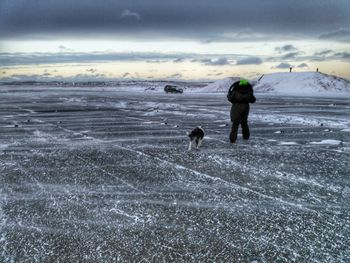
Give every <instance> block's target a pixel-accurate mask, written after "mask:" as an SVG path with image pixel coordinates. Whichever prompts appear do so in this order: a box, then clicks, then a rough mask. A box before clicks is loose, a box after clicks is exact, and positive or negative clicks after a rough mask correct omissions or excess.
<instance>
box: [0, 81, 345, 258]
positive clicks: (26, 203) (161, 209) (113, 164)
mask: <svg viewBox="0 0 350 263" xmlns="http://www.w3.org/2000/svg"><path fill="white" fill-rule="evenodd" d="M125 90H126V89H124V88H123V89H121V90H118V88H115V87H111V88H103V89H102V88H101V87H96V88H93V87H89V88H77V87H71V88H70V87H64V88H62V87H61V88H52V89H51V88H46V89H44V88H43V87H38V89H36V88H35V87H32V86H31V87H24V86H17V87H14V86H11V87H6V86H0V262H164V261H165V262H349V260H350V249H349V247H350V245H349V244H350V209H349V203H350V179H349V174H350V167H349V153H350V134H349V133H348V132H344V131H343V130H344V129H345V130H346V129H349V128H350V124H349V122H350V120H349V118H348V116H349V100H347V99H345V98H299V99H297V100H296V99H295V98H294V97H285V96H284V97H274V96H263V95H260V94H258V95H257V97H258V100H257V103H256V104H253V105H251V109H250V111H251V112H250V128H251V138H250V140H249V141H244V140H243V139H242V137H241V136H239V137H238V141H237V144H235V145H231V144H230V143H229V141H228V135H229V131H230V119H229V109H230V105H229V104H228V103H227V101H226V98H225V96H224V95H223V94H199V93H198V94H194V93H186V92H185V93H184V94H181V95H179V94H163V93H160V92H158V93H157V92H147V93H140V92H130V91H125ZM331 104H332V105H334V106H332V107H330V106H329V105H331ZM15 125H17V126H15ZM198 125H201V126H202V127H203V128H204V130H205V132H206V137H205V139H204V142H203V145H202V147H201V149H200V150H199V151H192V152H188V151H186V148H187V146H188V137H187V136H186V132H189V131H191V130H192V129H193V128H194V127H196V126H198ZM277 131H283V132H280V133H275V132H277ZM329 140H331V142H334V143H331V144H330V143H325V142H330V141H329ZM312 142H323V143H322V144H313V143H312ZM335 142H337V143H335ZM338 142H341V143H338ZM286 143H289V144H287V145H286ZM290 143H292V144H291V145H290Z"/></svg>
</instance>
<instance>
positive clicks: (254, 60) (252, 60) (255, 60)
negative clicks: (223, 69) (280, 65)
mask: <svg viewBox="0 0 350 263" xmlns="http://www.w3.org/2000/svg"><path fill="white" fill-rule="evenodd" d="M261 63H263V61H262V59H261V58H259V57H247V58H243V59H240V60H238V61H237V63H236V65H260V64H261Z"/></svg>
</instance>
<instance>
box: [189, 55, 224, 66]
mask: <svg viewBox="0 0 350 263" xmlns="http://www.w3.org/2000/svg"><path fill="white" fill-rule="evenodd" d="M192 61H193V62H195V61H197V60H192ZM200 62H201V63H203V64H204V65H207V66H224V65H230V62H229V61H228V59H227V58H224V57H221V58H213V59H201V60H200Z"/></svg>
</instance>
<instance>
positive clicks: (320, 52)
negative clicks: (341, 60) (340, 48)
mask: <svg viewBox="0 0 350 263" xmlns="http://www.w3.org/2000/svg"><path fill="white" fill-rule="evenodd" d="M332 53H334V51H333V50H331V49H326V50H322V51H319V52H315V53H314V56H325V55H330V54H332Z"/></svg>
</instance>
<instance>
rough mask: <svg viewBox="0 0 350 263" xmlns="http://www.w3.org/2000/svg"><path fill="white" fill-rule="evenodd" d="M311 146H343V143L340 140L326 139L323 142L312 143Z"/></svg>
mask: <svg viewBox="0 0 350 263" xmlns="http://www.w3.org/2000/svg"><path fill="white" fill-rule="evenodd" d="M310 144H329V145H338V144H341V141H339V140H333V139H328V140H327V139H326V140H322V141H320V142H310Z"/></svg>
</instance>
